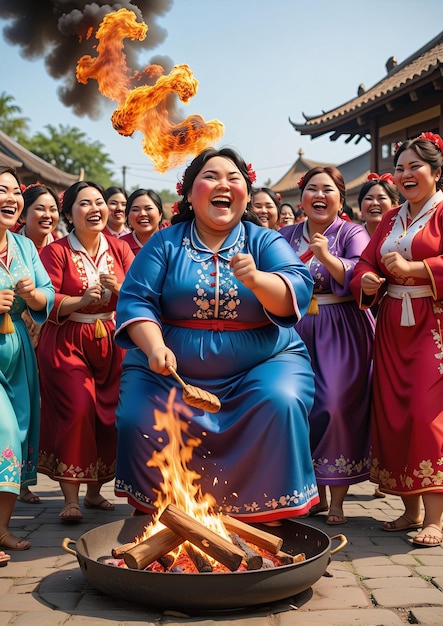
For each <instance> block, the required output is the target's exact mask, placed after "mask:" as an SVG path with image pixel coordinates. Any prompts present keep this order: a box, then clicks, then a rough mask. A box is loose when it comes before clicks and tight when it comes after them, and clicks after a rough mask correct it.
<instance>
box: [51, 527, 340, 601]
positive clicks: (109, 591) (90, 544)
mask: <svg viewBox="0 0 443 626" xmlns="http://www.w3.org/2000/svg"><path fill="white" fill-rule="evenodd" d="M150 521H151V518H150V516H139V517H131V518H129V519H123V520H120V521H117V522H112V523H111V524H106V525H105V526H99V527H97V528H94V529H93V530H90V531H88V532H86V533H85V534H84V535H82V536H81V537H80V539H79V540H78V541H77V542H76V551H74V550H71V549H70V548H69V547H68V545H69V544H70V543H75V542H74V541H73V540H71V539H65V540H64V541H63V548H64V549H65V550H66V551H67V552H69V553H71V554H74V555H75V556H76V557H77V560H78V562H79V565H80V568H81V570H82V572H83V575H84V577H85V578H86V580H87V581H88V582H89V583H90V584H91V585H92V586H93V587H95V588H96V589H98V590H100V591H102V592H103V593H104V594H106V595H109V596H112V597H114V598H122V599H125V600H127V601H132V602H135V603H137V604H143V605H148V606H150V607H152V608H158V609H165V608H166V609H198V610H204V609H207V610H214V609H215V610H217V609H236V608H241V607H247V606H253V605H258V604H264V603H269V602H274V601H277V600H283V599H285V598H289V597H291V596H293V595H296V594H298V593H301V592H303V591H305V590H306V589H309V587H311V585H313V584H314V583H315V582H316V581H317V580H318V579H319V578H320V577H321V576H322V575H323V573H324V572H325V570H326V568H327V566H328V564H329V562H330V560H331V559H330V557H331V555H332V554H335V553H336V552H338V551H339V550H341V549H342V548H344V546H345V545H346V543H347V540H346V537H344V535H336V536H334V537H332V538H330V537H329V536H328V535H326V534H325V533H324V532H322V531H321V530H318V529H317V528H314V527H312V526H309V525H307V524H303V523H301V522H298V521H293V520H284V521H283V523H282V525H281V526H277V527H275V528H272V533H273V534H274V535H277V536H279V537H281V538H282V539H283V547H282V550H283V551H284V552H288V553H289V554H293V555H295V554H298V553H300V552H304V553H305V554H306V561H302V562H300V563H293V564H291V565H283V566H282V567H276V568H273V569H264V570H254V571H246V572H228V573H201V574H186V573H178V572H177V573H175V572H174V573H157V572H148V571H143V570H141V571H140V570H133V569H126V568H121V567H115V566H113V565H107V564H105V563H103V562H101V561H103V559H104V558H107V557H111V550H112V548H115V547H117V546H119V545H122V544H124V543H128V542H130V541H133V540H134V538H135V537H136V536H139V535H141V534H142V532H143V528H144V527H145V526H146V525H147V524H149V522H150ZM255 526H256V527H257V528H261V529H262V530H265V531H267V532H270V529H269V527H267V526H263V525H261V524H255ZM334 539H339V540H340V541H341V543H340V545H339V546H338V547H337V548H335V550H331V541H332V540H334Z"/></svg>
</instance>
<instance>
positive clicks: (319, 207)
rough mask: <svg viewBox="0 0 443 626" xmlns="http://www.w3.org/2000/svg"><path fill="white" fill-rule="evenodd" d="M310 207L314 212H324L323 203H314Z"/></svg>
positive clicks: (324, 206) (324, 205)
mask: <svg viewBox="0 0 443 626" xmlns="http://www.w3.org/2000/svg"><path fill="white" fill-rule="evenodd" d="M312 206H313V208H314V209H315V210H316V211H324V210H325V209H326V204H325V203H324V202H314V203H313V205H312Z"/></svg>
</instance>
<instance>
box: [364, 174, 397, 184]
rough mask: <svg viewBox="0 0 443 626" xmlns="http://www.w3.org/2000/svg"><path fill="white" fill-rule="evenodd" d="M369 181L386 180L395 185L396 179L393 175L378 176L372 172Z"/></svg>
mask: <svg viewBox="0 0 443 626" xmlns="http://www.w3.org/2000/svg"><path fill="white" fill-rule="evenodd" d="M368 180H386V181H387V182H388V183H392V184H394V177H393V176H392V174H382V175H380V174H376V173H375V172H371V173H370V174H369V175H368Z"/></svg>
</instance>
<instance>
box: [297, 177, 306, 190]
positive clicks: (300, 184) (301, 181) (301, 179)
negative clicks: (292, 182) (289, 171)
mask: <svg viewBox="0 0 443 626" xmlns="http://www.w3.org/2000/svg"><path fill="white" fill-rule="evenodd" d="M304 180H305V177H304V176H302V177H301V178H300V180H299V181H298V183H297V187H299V188H300V189H301V188H302V187H303V183H304Z"/></svg>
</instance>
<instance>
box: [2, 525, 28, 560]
mask: <svg viewBox="0 0 443 626" xmlns="http://www.w3.org/2000/svg"><path fill="white" fill-rule="evenodd" d="M21 543H22V544H24V545H23V546H21V547H20V548H19V544H21ZM30 547H31V544H30V542H29V541H26V539H19V538H18V537H16V536H15V535H13V534H12V533H10V532H9V530H7V531H6V532H5V533H3V535H1V536H0V548H6V549H7V550H19V551H22V550H29V548H30ZM6 556H7V555H6Z"/></svg>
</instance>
